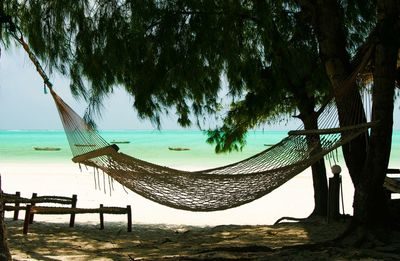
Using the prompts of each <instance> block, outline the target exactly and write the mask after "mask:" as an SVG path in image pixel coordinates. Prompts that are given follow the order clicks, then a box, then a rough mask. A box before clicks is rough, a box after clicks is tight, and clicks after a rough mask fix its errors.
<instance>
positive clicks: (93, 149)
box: [12, 32, 374, 211]
mask: <svg viewBox="0 0 400 261" xmlns="http://www.w3.org/2000/svg"><path fill="white" fill-rule="evenodd" d="M12 34H13V36H14V38H15V39H16V40H17V41H18V42H19V43H20V44H21V45H22V46H23V48H24V49H25V51H26V52H27V53H28V55H29V58H30V59H31V61H32V62H33V64H34V65H35V67H36V70H37V71H38V73H39V74H40V76H41V77H42V78H43V80H44V83H45V85H46V86H47V87H48V88H49V89H50V92H51V94H52V96H53V98H54V101H55V103H56V105H57V108H58V111H59V114H60V118H61V120H62V123H63V125H64V129H65V133H66V135H67V138H68V142H69V145H70V147H71V151H72V154H73V156H74V158H73V159H72V160H73V161H74V162H76V163H79V164H84V165H87V166H92V167H94V168H95V169H101V170H103V171H104V172H105V173H106V174H107V175H109V177H111V178H113V179H114V180H116V181H118V182H119V183H121V184H122V185H123V186H125V187H127V188H129V189H130V190H132V191H133V192H136V193H137V194H139V195H142V196H143V197H145V198H148V199H150V200H153V201H155V202H158V203H160V204H162V205H166V206H169V207H173V208H177V209H184V210H191V211H215V210H223V209H228V208H232V207H236V206H240V205H243V204H245V203H248V202H251V201H253V200H255V199H258V198H260V197H262V196H264V195H266V194H268V193H269V192H271V191H272V190H274V189H276V188H277V187H279V186H281V185H282V184H284V183H285V182H287V181H288V180H290V179H291V178H293V177H294V176H296V175H297V174H299V173H300V172H302V171H303V170H305V169H306V168H308V167H310V166H311V165H312V164H313V163H315V162H317V161H319V160H320V159H321V158H323V157H324V156H325V155H327V154H328V153H330V152H332V151H333V150H335V149H336V148H338V147H339V146H342V145H344V144H346V143H348V142H349V141H351V140H353V139H354V138H356V137H358V136H360V135H367V131H368V129H369V128H370V127H371V126H373V124H374V123H373V122H370V123H364V124H357V123H359V122H365V113H364V110H359V108H360V107H357V106H363V105H360V104H356V103H350V108H346V111H345V114H347V115H346V122H347V123H346V125H349V126H347V127H339V120H338V112H337V110H336V106H335V104H334V101H332V102H331V103H330V104H329V105H328V106H326V108H325V106H323V107H324V108H325V109H324V110H323V112H322V114H321V115H320V116H319V118H318V128H319V129H318V130H314V131H307V130H305V131H304V130H297V131H292V132H289V135H288V136H287V137H286V138H284V139H283V140H282V141H281V142H279V143H277V144H276V145H274V146H272V147H270V148H268V149H266V150H264V151H262V152H260V153H259V154H256V155H254V156H253V157H250V158H248V159H245V160H243V161H240V162H237V163H234V164H231V165H228V166H223V167H219V168H213V169H207V170H202V171H195V172H188V171H182V170H176V169H171V168H168V167H164V166H159V165H156V164H152V163H149V162H146V161H143V160H140V159H137V158H134V157H131V156H128V155H126V154H123V153H120V152H118V150H119V148H118V146H116V145H115V144H114V145H110V144H109V143H108V142H107V141H105V140H104V139H103V138H102V137H101V136H100V135H99V133H98V132H97V131H96V130H94V129H93V128H92V127H91V126H89V125H88V124H86V122H85V121H84V120H83V119H82V118H81V117H80V116H79V115H78V114H77V113H76V112H74V110H73V109H72V108H70V107H69V106H68V105H67V104H66V103H65V102H64V101H63V100H62V99H61V98H60V97H59V96H58V95H57V94H56V93H55V92H54V90H53V87H52V84H51V82H50V81H49V78H48V77H47V75H46V73H45V72H44V70H43V68H42V67H41V65H40V63H39V61H38V60H37V58H36V57H35V55H34V54H33V52H32V51H31V50H30V49H29V46H28V45H27V43H26V42H25V41H24V39H23V37H22V35H21V36H17V35H16V32H12ZM361 64H366V62H365V61H364V62H362V63H361ZM359 68H362V66H361V65H360V66H359ZM359 70H361V69H358V70H356V71H354V73H353V74H352V75H351V77H350V79H349V80H348V82H350V81H352V80H354V78H355V77H356V75H357V73H358V72H359ZM357 93H358V92H357ZM346 98H348V99H351V98H352V97H351V95H350V97H346ZM364 108H365V107H364ZM354 112H359V113H354ZM341 115H343V113H341ZM342 123H343V118H342Z"/></svg>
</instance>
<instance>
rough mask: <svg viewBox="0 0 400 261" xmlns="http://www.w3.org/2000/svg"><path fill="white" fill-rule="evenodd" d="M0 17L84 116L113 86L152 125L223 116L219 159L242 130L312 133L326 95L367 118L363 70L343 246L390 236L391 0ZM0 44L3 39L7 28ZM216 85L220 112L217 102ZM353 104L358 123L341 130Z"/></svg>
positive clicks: (59, 5)
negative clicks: (171, 116) (298, 126)
mask: <svg viewBox="0 0 400 261" xmlns="http://www.w3.org/2000/svg"><path fill="white" fill-rule="evenodd" d="M3 9H4V10H5V12H6V13H8V14H11V15H12V17H13V19H14V20H15V22H16V24H18V25H19V26H20V28H21V32H22V33H23V35H24V36H26V38H27V40H28V41H29V43H30V45H31V47H32V49H33V50H34V51H35V53H36V54H37V55H38V56H39V57H40V58H41V59H42V60H43V61H45V62H47V65H48V68H49V69H50V70H54V69H55V70H58V71H60V72H61V73H63V74H65V75H68V76H69V77H70V78H71V86H70V87H71V90H72V92H73V93H74V94H75V95H76V96H77V97H83V98H85V99H86V100H87V101H88V104H89V106H88V111H87V112H88V115H89V116H90V115H93V114H95V113H96V112H99V108H101V104H102V101H103V100H104V98H105V97H107V96H108V95H110V94H111V93H112V92H113V90H114V88H118V87H122V88H124V89H125V90H126V91H127V92H128V93H129V94H130V95H132V96H133V97H134V102H133V106H134V108H135V109H136V110H137V111H138V114H139V116H140V117H142V118H148V119H151V120H152V121H153V123H154V124H155V125H156V126H159V125H160V118H161V116H162V114H163V113H166V112H168V111H169V110H170V109H171V108H174V109H175V111H176V113H177V115H178V122H179V124H181V125H182V126H184V127H187V126H190V124H192V117H191V116H192V115H194V116H197V117H195V119H196V120H195V121H196V124H197V125H198V126H202V121H203V119H204V117H206V116H205V115H217V116H221V113H224V115H222V125H221V126H220V127H217V128H216V129H214V130H211V131H209V142H212V143H215V144H216V150H217V151H219V152H222V151H229V150H233V149H237V150H239V149H240V148H241V147H242V146H243V144H245V138H246V132H247V131H248V130H249V129H252V128H255V127H258V126H260V124H261V125H262V124H264V123H265V122H267V123H268V122H269V123H270V122H275V121H279V120H282V119H285V117H287V115H292V114H294V113H295V112H296V114H298V116H299V118H300V119H302V120H303V122H304V125H305V128H310V129H312V128H315V127H316V120H315V119H314V121H310V122H309V121H308V120H307V119H309V118H310V116H313V115H315V112H316V108H317V107H318V106H319V105H321V104H323V103H324V102H325V100H326V99H327V97H328V96H329V95H333V96H334V97H335V100H336V104H337V107H338V111H339V121H340V125H341V126H342V127H344V126H347V125H352V124H358V123H364V122H366V120H367V117H366V115H365V111H364V108H363V106H362V105H361V104H362V103H361V96H360V94H359V91H358V90H359V88H357V87H360V86H362V85H363V84H364V82H363V81H361V80H358V78H357V77H354V78H352V77H350V76H351V75H353V74H356V75H357V74H359V73H361V72H362V73H369V74H370V75H371V79H372V81H371V82H370V84H371V86H372V96H373V100H374V102H373V105H372V119H373V120H374V121H377V122H378V124H377V125H376V126H374V127H373V128H372V129H371V131H370V133H369V135H368V136H367V137H366V136H364V135H363V136H360V137H359V138H356V139H354V140H353V141H351V142H350V143H348V144H347V145H345V146H343V154H344V157H345V161H346V165H347V167H348V169H349V173H350V176H351V178H352V181H353V184H354V187H355V196H354V217H353V222H352V225H351V227H350V229H349V233H348V234H346V235H345V237H344V238H346V239H348V238H349V237H352V236H353V235H354V233H350V232H353V231H358V232H360V233H356V234H355V235H356V236H355V239H354V242H356V243H359V242H362V241H363V240H364V239H369V238H370V237H369V235H371V233H372V234H373V235H376V233H374V232H376V231H378V230H379V231H380V230H381V229H382V228H383V229H387V228H385V224H388V222H387V220H388V217H389V215H387V214H386V213H388V212H387V211H388V208H387V200H386V197H385V191H384V189H383V182H384V179H385V177H386V170H387V166H388V161H389V156H390V146H391V137H392V126H393V100H394V96H395V95H394V89H395V86H396V80H397V84H398V80H399V69H398V63H397V60H398V50H399V37H398V36H399V35H400V21H399V13H400V7H399V3H398V1H396V0H376V1H372V0H371V1H370V0H367V1H359V0H352V1H350V0H348V1H338V0H323V1H311V0H297V1H288V0H279V1H262V0H260V1H194V0H193V1H190V0H188V1H179V0H176V1H84V0H77V1H45V2H43V1H24V2H20V1H7V2H6V3H4V5H3ZM1 36H2V40H3V42H4V43H8V42H9V36H7V34H6V33H5V31H2V32H1ZM349 78H350V79H349ZM224 86H226V88H227V93H228V97H229V98H230V101H231V102H230V104H229V105H230V106H229V107H228V108H227V110H226V111H224V110H221V101H220V99H219V98H218V97H219V95H220V94H221V91H222V90H223V87H224ZM344 90H345V91H346V95H343V93H344ZM349 97H350V98H349ZM354 104H355V105H357V106H358V107H356V109H357V110H358V113H359V115H361V117H359V118H358V121H357V122H349V121H348V120H347V119H348V115H347V113H348V110H347V108H348V107H349V106H351V105H354ZM311 118H312V117H311ZM323 165H324V164H323V162H322V163H320V168H319V170H318V171H317V172H314V170H313V174H315V175H317V176H314V177H316V178H317V179H314V181H315V183H314V184H316V185H317V186H319V189H316V196H317V197H318V196H320V195H322V197H321V198H320V199H319V200H316V208H317V207H318V206H323V204H325V203H324V202H326V201H324V200H323V199H324V197H325V196H326V174H325V173H324V172H325V171H324V170H322V169H321V167H322V166H323ZM318 173H319V174H318ZM321 173H322V174H321ZM318 178H319V179H318ZM323 201H324V202H323ZM318 202H319V203H318ZM318 204H322V205H318ZM322 212H324V210H322ZM322 212H321V213H322ZM349 235H350V236H349Z"/></svg>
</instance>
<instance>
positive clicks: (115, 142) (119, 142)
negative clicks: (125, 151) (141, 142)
mask: <svg viewBox="0 0 400 261" xmlns="http://www.w3.org/2000/svg"><path fill="white" fill-rule="evenodd" d="M111 143H113V144H128V143H131V142H130V141H128V140H113V141H111Z"/></svg>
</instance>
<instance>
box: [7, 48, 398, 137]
mask: <svg viewBox="0 0 400 261" xmlns="http://www.w3.org/2000/svg"><path fill="white" fill-rule="evenodd" d="M1 47H2V53H1V57H0V130H7V129H12V130H16V129H62V125H61V121H60V120H59V116H58V112H57V110H56V108H55V105H54V103H53V100H52V98H51V95H50V94H47V95H46V94H44V91H43V81H42V79H41V78H40V76H39V75H38V73H37V72H36V70H35V69H34V67H33V65H32V63H31V61H30V60H29V59H28V57H27V55H26V54H25V53H24V52H23V51H22V50H21V49H17V50H15V49H13V50H6V51H5V50H4V48H3V46H1ZM50 78H51V81H52V82H53V84H54V87H55V90H56V92H57V93H58V94H59V95H60V96H61V97H62V98H63V99H64V100H65V101H66V102H67V103H68V104H69V105H70V106H71V107H72V108H73V109H74V110H75V111H76V112H78V113H79V114H80V115H82V114H83V112H84V109H85V107H86V103H85V102H84V101H83V100H81V101H77V100H76V99H74V98H73V97H72V95H71V93H70V90H69V80H68V79H67V78H64V77H62V76H60V75H59V74H56V73H53V74H52V75H50ZM132 102H133V98H132V97H130V96H129V95H128V94H126V93H125V91H123V90H121V89H119V88H116V89H115V92H114V93H113V94H112V95H110V97H109V98H108V99H107V100H106V102H104V106H105V107H104V108H103V110H102V118H101V119H97V120H96V123H97V124H98V127H99V128H100V129H108V130H110V129H124V130H128V129H155V127H154V126H152V124H151V123H150V122H149V121H148V120H140V119H138V117H137V114H136V113H135V111H134V110H133V108H132ZM399 106H400V105H399V102H397V104H396V108H395V115H396V116H395V129H400V124H399V121H400V120H398V119H399V118H400V117H399V115H400V113H399ZM297 126H299V123H298V122H296V121H294V122H291V123H289V124H288V125H286V124H282V125H276V126H270V127H265V128H264V129H265V130H268V129H273V130H282V129H286V130H289V129H293V128H296V127H297ZM162 129H182V128H181V127H179V126H178V124H177V123H176V117H175V116H174V112H173V111H172V112H171V113H170V115H169V116H165V117H163V119H162ZM192 129H196V126H194V127H192Z"/></svg>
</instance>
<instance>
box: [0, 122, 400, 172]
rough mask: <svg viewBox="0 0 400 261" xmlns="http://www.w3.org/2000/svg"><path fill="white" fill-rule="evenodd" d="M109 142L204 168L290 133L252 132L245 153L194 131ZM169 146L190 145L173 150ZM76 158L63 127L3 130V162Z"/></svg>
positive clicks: (137, 134)
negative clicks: (223, 148)
mask: <svg viewBox="0 0 400 261" xmlns="http://www.w3.org/2000/svg"><path fill="white" fill-rule="evenodd" d="M101 135H102V136H103V138H105V140H107V141H108V142H111V141H129V143H128V144H118V146H119V147H120V150H121V151H122V152H124V153H126V154H129V155H132V156H134V157H137V158H140V159H143V160H146V161H151V162H153V163H156V164H162V165H166V166H171V167H174V166H178V167H181V166H190V168H199V169H201V168H204V167H214V166H220V165H225V164H227V163H231V162H235V161H238V160H240V159H244V158H246V157H249V156H251V155H254V154H255V153H258V152H260V151H262V150H264V149H265V148H266V145H269V144H275V143H277V142H278V141H280V140H281V139H282V138H284V137H285V136H286V135H287V132H286V131H251V132H249V133H248V138H247V144H246V146H245V147H244V148H243V150H242V151H241V152H232V153H227V154H215V152H214V146H213V145H210V144H207V143H206V138H207V136H206V134H205V133H203V132H202V131H193V130H189V131H186V130H172V131H171V130H162V131H153V130H144V131H138V130H134V131H101ZM34 147H58V148H61V150H59V151H36V150H34ZM169 147H184V148H189V149H190V150H188V151H171V150H169V149H168V148H169ZM71 158H72V154H71V152H70V149H69V146H68V142H67V139H66V136H65V133H64V132H63V131H61V130H56V131H52V130H3V131H0V163H1V162H8V163H21V162H24V163H28V162H38V163H39V162H49V163H56V162H63V163H64V162H68V161H69V160H70V159H71ZM399 162H400V131H395V132H394V133H393V142H392V155H391V162H390V163H391V165H397V166H398V164H399Z"/></svg>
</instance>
